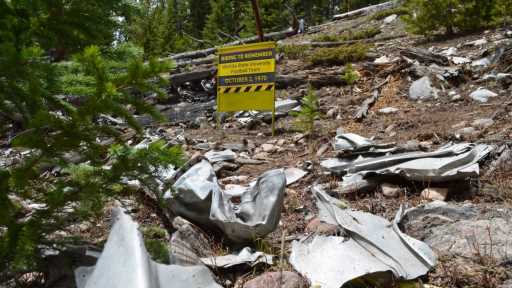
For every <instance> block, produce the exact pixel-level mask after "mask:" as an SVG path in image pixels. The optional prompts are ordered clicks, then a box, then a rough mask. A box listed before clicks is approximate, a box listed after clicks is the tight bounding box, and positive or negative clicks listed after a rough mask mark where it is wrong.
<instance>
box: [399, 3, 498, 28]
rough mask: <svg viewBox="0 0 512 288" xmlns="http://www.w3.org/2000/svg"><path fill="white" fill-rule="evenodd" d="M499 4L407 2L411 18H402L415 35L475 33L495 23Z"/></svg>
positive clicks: (408, 16)
mask: <svg viewBox="0 0 512 288" xmlns="http://www.w3.org/2000/svg"><path fill="white" fill-rule="evenodd" d="M497 1H498V0H488V1H480V0H408V1H407V3H406V6H405V7H406V8H407V9H408V10H409V14H410V15H407V16H404V17H403V19H404V21H405V22H406V24H407V28H408V30H409V31H410V32H412V33H415V34H422V35H432V34H434V33H436V32H444V33H446V34H453V33H455V32H472V31H477V30H479V29H482V28H486V27H489V26H490V25H491V24H492V22H493V18H494V15H493V14H495V13H496V7H497V6H496V5H497ZM504 3H507V1H506V0H505V2H504Z"/></svg>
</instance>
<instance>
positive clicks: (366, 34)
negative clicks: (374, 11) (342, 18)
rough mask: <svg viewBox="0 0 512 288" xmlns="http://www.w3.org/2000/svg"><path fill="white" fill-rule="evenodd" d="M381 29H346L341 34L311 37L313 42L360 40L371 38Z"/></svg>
mask: <svg viewBox="0 0 512 288" xmlns="http://www.w3.org/2000/svg"><path fill="white" fill-rule="evenodd" d="M380 33H381V30H380V29H379V28H374V27H372V28H368V29H364V30H359V31H355V32H352V31H347V32H344V33H343V34H341V35H333V34H321V35H318V36H317V37H315V38H313V41H314V42H338V41H351V40H362V39H369V38H373V37H375V36H376V35H378V34H380Z"/></svg>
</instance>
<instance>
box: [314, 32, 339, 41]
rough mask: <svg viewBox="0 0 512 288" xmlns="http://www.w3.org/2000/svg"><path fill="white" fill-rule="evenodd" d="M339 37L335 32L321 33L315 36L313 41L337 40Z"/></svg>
mask: <svg viewBox="0 0 512 288" xmlns="http://www.w3.org/2000/svg"><path fill="white" fill-rule="evenodd" d="M339 40H340V39H339V37H338V36H337V35H334V34H320V35H318V36H316V37H314V38H313V42H337V41H339Z"/></svg>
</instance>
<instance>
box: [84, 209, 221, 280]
mask: <svg viewBox="0 0 512 288" xmlns="http://www.w3.org/2000/svg"><path fill="white" fill-rule="evenodd" d="M113 217H114V219H115V223H114V225H113V226H112V230H111V231H110V235H109V237H108V240H107V243H106V244H105V248H104V249H103V252H102V254H101V256H100V257H99V259H98V262H97V263H96V266H92V267H79V268H77V269H76V270H75V281H76V285H77V287H78V288H93V287H94V288H160V287H173V288H190V287H196V288H199V287H209V288H220V287H221V286H220V285H218V284H217V283H215V281H214V279H213V277H212V275H211V273H210V271H209V270H208V268H207V267H206V266H204V265H196V266H186V267H185V266H179V265H164V264H159V263H156V262H154V261H152V260H151V258H150V256H149V255H148V252H147V251H146V248H145V247H144V239H143V237H142V235H141V233H140V232H139V230H138V225H137V223H135V222H134V221H133V220H132V219H131V218H130V216H128V215H126V214H125V213H124V211H122V209H121V208H115V209H114V211H113Z"/></svg>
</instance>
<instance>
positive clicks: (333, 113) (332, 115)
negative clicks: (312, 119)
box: [325, 108, 338, 119]
mask: <svg viewBox="0 0 512 288" xmlns="http://www.w3.org/2000/svg"><path fill="white" fill-rule="evenodd" d="M337 114H338V113H337V111H336V108H332V109H330V110H329V111H327V113H326V114H325V116H327V118H333V119H334V118H336V115H337Z"/></svg>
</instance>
